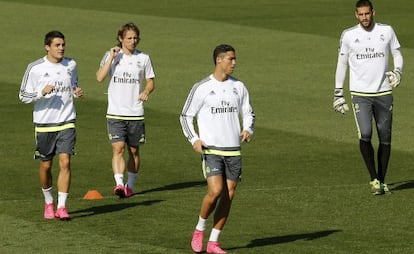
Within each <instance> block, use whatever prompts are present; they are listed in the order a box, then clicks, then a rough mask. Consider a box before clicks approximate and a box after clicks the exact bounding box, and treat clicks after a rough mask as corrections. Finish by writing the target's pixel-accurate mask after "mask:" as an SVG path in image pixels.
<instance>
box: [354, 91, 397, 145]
mask: <svg viewBox="0 0 414 254" xmlns="http://www.w3.org/2000/svg"><path fill="white" fill-rule="evenodd" d="M352 108H353V110H354V114H355V119H356V124H357V129H358V136H359V139H361V140H363V141H367V142H368V141H371V138H372V120H373V119H374V120H375V126H376V129H377V131H378V138H379V140H380V143H382V144H390V143H391V129H392V111H393V96H392V94H388V95H383V96H376V97H365V96H356V95H353V96H352Z"/></svg>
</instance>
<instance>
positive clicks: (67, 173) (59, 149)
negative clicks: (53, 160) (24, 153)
mask: <svg viewBox="0 0 414 254" xmlns="http://www.w3.org/2000/svg"><path fill="white" fill-rule="evenodd" d="M75 143H76V130H75V129H74V128H71V129H66V130H62V131H60V132H59V133H58V135H57V141H56V153H57V154H58V155H59V175H58V178H57V187H58V203H57V210H56V213H55V216H56V217H57V218H60V219H61V220H68V219H69V218H70V217H69V214H68V212H67V210H66V200H67V198H68V195H69V189H70V184H71V168H70V160H71V156H72V155H74V154H75V152H74V151H75Z"/></svg>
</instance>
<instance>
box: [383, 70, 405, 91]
mask: <svg viewBox="0 0 414 254" xmlns="http://www.w3.org/2000/svg"><path fill="white" fill-rule="evenodd" d="M401 74H402V73H401V71H400V70H399V69H395V70H393V71H387V72H386V73H385V76H387V78H388V82H389V83H390V86H391V87H393V88H395V87H397V86H398V85H399V84H400V83H401V77H402V75H401Z"/></svg>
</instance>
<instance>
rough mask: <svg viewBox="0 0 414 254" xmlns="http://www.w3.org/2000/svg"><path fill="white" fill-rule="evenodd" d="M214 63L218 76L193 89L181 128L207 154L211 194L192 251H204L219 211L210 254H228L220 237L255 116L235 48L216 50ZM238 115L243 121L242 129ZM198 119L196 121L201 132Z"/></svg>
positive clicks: (206, 174) (204, 165)
mask: <svg viewBox="0 0 414 254" xmlns="http://www.w3.org/2000/svg"><path fill="white" fill-rule="evenodd" d="M213 60H214V64H215V69H214V72H213V73H212V74H211V75H209V76H208V77H206V78H205V79H203V80H201V81H200V82H198V83H196V84H195V85H194V86H193V88H192V89H191V91H190V93H189V95H188V97H187V100H186V102H185V104H184V107H183V110H182V113H181V115H180V123H181V126H182V130H183V132H184V135H185V137H186V138H187V139H188V141H189V142H190V143H191V144H192V146H193V149H194V151H196V152H197V153H200V154H202V158H203V163H202V168H203V173H204V177H205V178H206V180H207V194H206V195H205V196H204V199H203V201H202V204H201V211H200V214H199V219H198V223H197V225H196V228H195V230H194V232H193V237H192V241H191V247H192V249H193V251H194V252H201V251H202V250H203V238H204V231H205V229H206V223H207V219H208V217H209V215H210V214H211V213H212V212H213V211H215V213H214V222H213V229H212V231H211V234H210V238H209V240H208V244H207V253H226V252H225V251H224V250H222V249H221V248H220V245H219V242H218V238H219V235H220V233H221V230H222V229H223V227H224V224H225V223H226V220H227V218H228V216H229V212H230V207H231V203H232V200H233V197H234V192H235V190H236V186H237V183H238V182H239V181H240V179H241V178H240V177H241V173H242V161H241V152H240V149H241V147H240V145H241V144H240V143H241V142H244V141H246V142H249V141H250V139H251V136H252V134H253V127H254V119H255V115H254V113H253V109H252V107H251V106H250V102H249V93H248V91H247V89H246V87H245V86H244V84H243V83H242V82H241V81H239V80H237V79H235V78H234V77H232V76H230V75H231V74H232V73H233V71H234V67H235V65H236V53H235V49H234V48H233V47H232V46H230V45H219V46H217V47H216V48H215V49H214V52H213ZM239 116H241V117H242V120H243V123H242V128H243V129H242V130H241V128H240V121H239ZM194 117H197V126H198V133H197V132H196V130H195V127H194V122H193V120H194Z"/></svg>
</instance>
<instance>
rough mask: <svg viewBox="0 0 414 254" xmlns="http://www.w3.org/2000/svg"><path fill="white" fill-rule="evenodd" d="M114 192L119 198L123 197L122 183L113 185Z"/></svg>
mask: <svg viewBox="0 0 414 254" xmlns="http://www.w3.org/2000/svg"><path fill="white" fill-rule="evenodd" d="M114 194H115V195H117V196H118V197H120V198H124V197H125V190H124V186H123V185H122V184H118V185H117V186H115V187H114Z"/></svg>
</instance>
